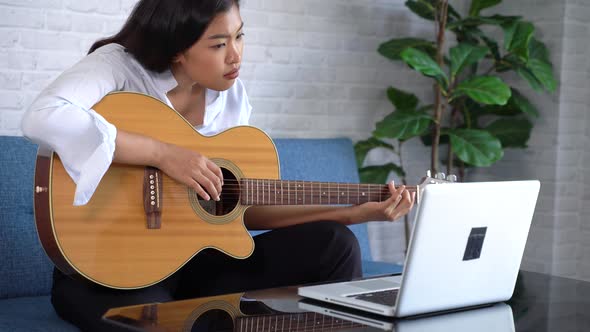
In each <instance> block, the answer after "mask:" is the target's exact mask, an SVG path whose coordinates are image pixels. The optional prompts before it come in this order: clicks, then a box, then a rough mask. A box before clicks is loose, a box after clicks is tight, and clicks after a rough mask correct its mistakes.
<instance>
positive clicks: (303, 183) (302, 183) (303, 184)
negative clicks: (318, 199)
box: [301, 182, 305, 205]
mask: <svg viewBox="0 0 590 332" xmlns="http://www.w3.org/2000/svg"><path fill="white" fill-rule="evenodd" d="M301 185H302V186H303V189H302V190H301V191H302V192H303V205H305V182H301Z"/></svg>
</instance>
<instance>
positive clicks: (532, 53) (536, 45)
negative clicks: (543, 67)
mask: <svg viewBox="0 0 590 332" xmlns="http://www.w3.org/2000/svg"><path fill="white" fill-rule="evenodd" d="M529 58H530V59H538V60H541V61H544V62H547V63H551V60H550V59H549V50H547V46H545V44H544V43H543V42H541V41H539V40H538V39H536V38H535V37H533V38H531V41H530V43H529Z"/></svg>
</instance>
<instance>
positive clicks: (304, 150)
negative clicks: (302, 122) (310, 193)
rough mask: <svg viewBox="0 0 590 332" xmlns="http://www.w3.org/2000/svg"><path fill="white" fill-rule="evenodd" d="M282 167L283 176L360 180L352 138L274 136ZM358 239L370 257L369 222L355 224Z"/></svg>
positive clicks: (316, 179) (365, 258)
mask: <svg viewBox="0 0 590 332" xmlns="http://www.w3.org/2000/svg"><path fill="white" fill-rule="evenodd" d="M274 142H275V145H276V147H277V151H278V154H279V160H280V166H281V179H283V180H304V181H324V182H348V183H358V182H359V177H358V168H357V165H356V160H355V157H354V156H355V154H354V148H353V146H352V141H351V140H350V139H348V138H334V139H289V138H283V139H275V140H274ZM350 229H351V230H352V231H353V232H354V234H355V235H356V237H357V238H358V240H359V244H360V247H361V253H362V259H363V260H366V261H370V260H371V248H370V247H369V234H368V230H367V224H360V225H352V226H350Z"/></svg>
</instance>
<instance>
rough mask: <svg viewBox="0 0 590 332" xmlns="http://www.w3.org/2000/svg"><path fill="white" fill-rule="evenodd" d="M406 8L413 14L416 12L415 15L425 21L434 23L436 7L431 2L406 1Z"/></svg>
mask: <svg viewBox="0 0 590 332" xmlns="http://www.w3.org/2000/svg"><path fill="white" fill-rule="evenodd" d="M406 7H408V8H409V9H410V10H411V11H412V12H414V14H416V15H418V16H420V17H422V18H424V19H427V20H431V21H434V12H435V7H434V4H433V3H432V2H431V1H423V0H417V1H414V0H408V1H406Z"/></svg>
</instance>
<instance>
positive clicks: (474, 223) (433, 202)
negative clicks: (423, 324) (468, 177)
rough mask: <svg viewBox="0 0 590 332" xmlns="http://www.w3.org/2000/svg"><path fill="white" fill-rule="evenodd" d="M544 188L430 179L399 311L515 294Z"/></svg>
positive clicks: (459, 304) (466, 303)
mask: <svg viewBox="0 0 590 332" xmlns="http://www.w3.org/2000/svg"><path fill="white" fill-rule="evenodd" d="M539 188H540V183H539V181H536V180H530V181H502V182H473V183H453V184H440V185H429V186H426V187H425V188H424V192H423V195H422V201H421V203H420V206H419V207H418V211H417V213H416V221H415V224H414V230H413V233H412V238H411V240H410V244H409V248H408V256H407V258H406V262H405V264H404V271H403V274H402V284H401V288H400V291H399V294H398V298H397V303H396V312H395V315H396V316H399V317H403V316H409V315H416V314H422V313H427V312H434V311H440V310H449V309H453V308H459V307H467V306H475V305H480V304H484V303H491V302H499V301H504V300H507V299H509V298H510V297H511V296H512V293H513V291H514V286H515V284H516V277H517V274H518V270H519V268H520V263H521V260H522V256H523V253H524V248H525V244H526V240H527V236H528V232H529V229H530V225H531V221H532V217H533V213H534V210H535V205H536V201H537V197H538V194H539Z"/></svg>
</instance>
